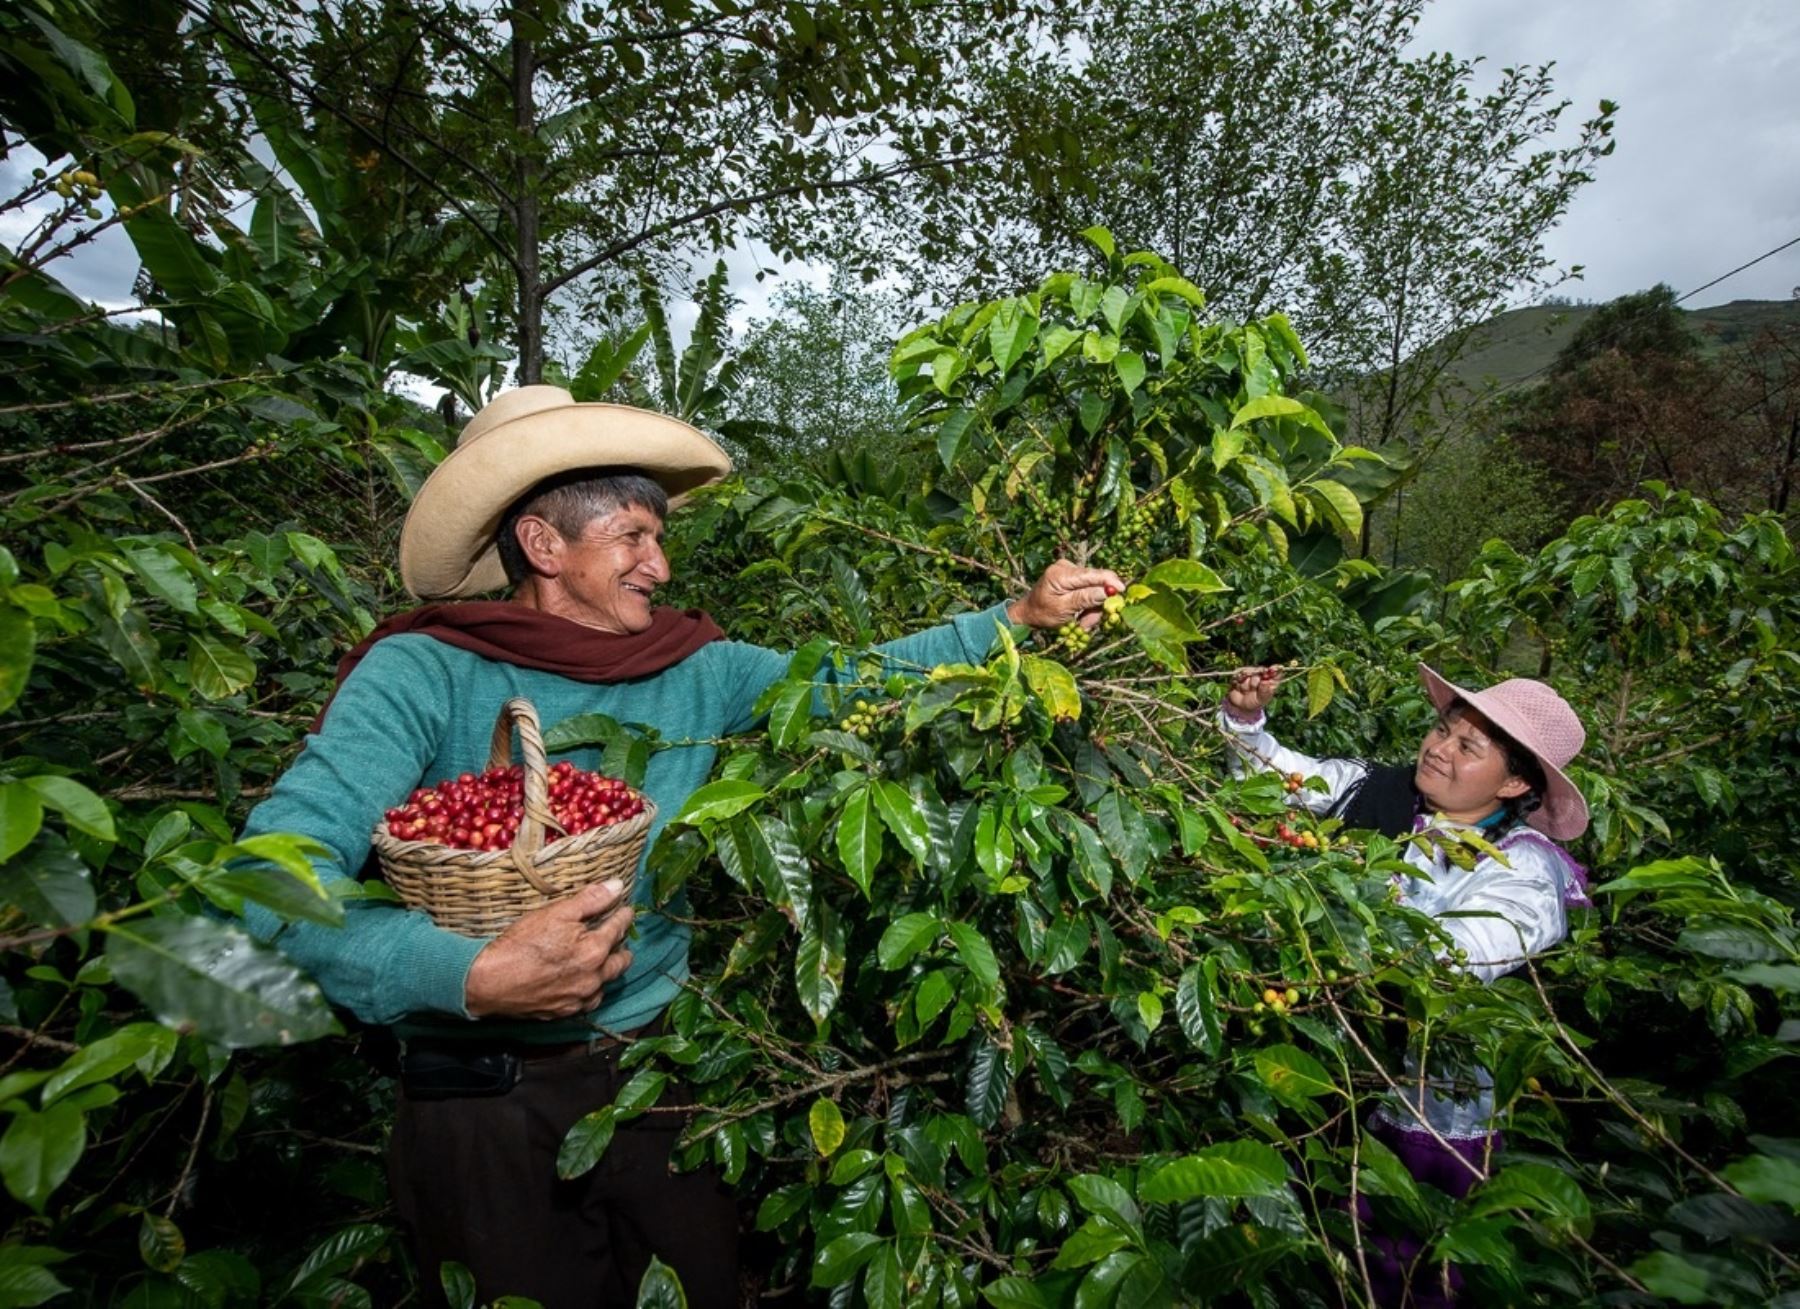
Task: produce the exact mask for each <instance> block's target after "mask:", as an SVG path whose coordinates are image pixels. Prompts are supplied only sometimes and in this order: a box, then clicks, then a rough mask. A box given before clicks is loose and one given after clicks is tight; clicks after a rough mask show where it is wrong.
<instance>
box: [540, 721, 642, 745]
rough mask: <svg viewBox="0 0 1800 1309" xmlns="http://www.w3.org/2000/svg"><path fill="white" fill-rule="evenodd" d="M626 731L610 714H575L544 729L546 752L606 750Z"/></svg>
mask: <svg viewBox="0 0 1800 1309" xmlns="http://www.w3.org/2000/svg"><path fill="white" fill-rule="evenodd" d="M625 730H626V729H625V728H624V727H622V726H621V725H620V723H619V720H618V719H616V718H613V717H612V716H611V715H609V714H575V715H573V716H571V717H569V718H565V719H563V720H562V721H561V722H560V723H557V724H556V725H555V726H554V727H547V728H545V729H544V750H545V752H546V753H548V754H561V753H563V752H564V751H567V750H575V749H579V748H580V747H582V746H589V745H597V746H600V747H601V748H605V747H606V746H609V745H611V744H612V742H613V738H615V737H616V736H618V735H619V733H621V732H623V731H625Z"/></svg>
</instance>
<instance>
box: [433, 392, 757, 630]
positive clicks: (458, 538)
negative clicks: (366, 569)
mask: <svg viewBox="0 0 1800 1309" xmlns="http://www.w3.org/2000/svg"><path fill="white" fill-rule="evenodd" d="M600 467H628V468H634V469H637V470H638V471H640V472H642V473H644V474H645V475H646V476H648V477H651V478H654V479H655V480H656V481H657V482H658V483H659V484H660V485H661V486H662V488H663V490H665V491H667V492H668V493H669V507H670V508H671V509H673V508H675V507H676V506H677V505H679V504H681V502H682V501H683V500H685V499H687V497H688V495H689V493H690V492H692V491H695V490H697V489H698V488H700V487H702V486H705V485H706V484H707V483H708V482H716V481H718V480H719V479H720V478H721V477H724V476H725V475H726V474H727V473H729V472H730V471H731V459H730V458H729V457H728V456H727V455H726V453H725V452H724V451H723V450H721V449H720V448H719V447H718V446H717V445H716V444H714V443H713V441H712V439H711V438H710V437H707V436H706V435H704V434H703V433H701V432H699V431H697V430H695V429H694V428H693V427H690V426H689V425H688V424H686V423H684V422H682V421H681V420H680V419H678V418H670V417H669V416H668V415H667V414H655V413H651V412H650V411H648V410H645V409H633V408H632V407H630V406H629V405H609V404H580V403H577V402H576V401H575V399H574V397H572V396H571V395H570V394H569V393H568V392H567V391H565V390H563V389H562V388H561V387H560V386H521V387H516V388H515V389H513V390H511V391H506V392H503V393H502V394H500V395H498V396H496V397H495V398H494V399H493V400H490V401H489V402H488V403H487V404H486V405H485V406H483V408H482V410H481V412H480V413H478V414H476V415H475V416H474V417H473V418H471V419H470V420H469V422H468V425H467V426H465V427H464V428H463V430H462V435H461V436H460V437H458V438H457V442H456V449H454V450H452V451H451V452H450V454H449V455H448V456H447V457H446V458H445V460H444V462H443V463H441V464H439V465H438V466H437V468H436V469H434V470H433V471H432V474H431V476H430V477H428V478H426V479H425V485H424V486H422V487H420V488H419V493H418V495H416V496H415V497H413V503H412V508H411V510H409V511H408V512H407V515H406V525H405V526H404V527H402V528H401V529H400V580H401V581H403V582H404V583H406V589H407V590H408V591H411V592H412V593H413V594H414V595H416V596H418V597H419V598H420V599H421V600H447V599H453V598H455V597H457V596H466V595H478V594H480V593H481V592H483V591H494V590H498V589H499V588H500V587H503V586H505V585H506V570H505V569H504V568H502V567H501V564H500V551H499V549H498V548H497V547H496V546H495V544H494V536H495V534H496V533H497V532H498V531H499V529H500V519H501V518H502V517H503V516H504V515H505V513H506V511H507V509H508V508H510V507H511V506H512V503H513V502H514V501H515V500H517V499H518V498H519V497H520V496H522V495H524V494H525V492H527V491H529V490H530V489H531V488H532V487H534V486H536V485H537V484H538V483H539V482H541V481H543V480H544V479H545V478H546V477H553V476H555V475H556V474H557V473H565V472H568V471H570V470H571V469H575V468H600Z"/></svg>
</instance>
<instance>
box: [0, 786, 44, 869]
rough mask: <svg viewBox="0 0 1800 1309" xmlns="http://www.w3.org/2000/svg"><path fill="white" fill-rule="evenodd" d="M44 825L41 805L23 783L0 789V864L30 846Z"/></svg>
mask: <svg viewBox="0 0 1800 1309" xmlns="http://www.w3.org/2000/svg"><path fill="white" fill-rule="evenodd" d="M43 825H44V805H43V802H42V801H41V800H39V799H38V795H37V792H36V791H34V790H32V789H31V787H29V786H27V785H26V784H25V783H24V782H7V783H5V784H4V785H0V862H3V861H5V860H7V859H11V858H12V857H13V856H14V855H16V854H18V853H19V851H21V850H23V849H24V848H25V847H26V846H28V845H30V844H31V838H32V837H34V836H36V835H37V834H38V829H39V828H40V827H42V826H43Z"/></svg>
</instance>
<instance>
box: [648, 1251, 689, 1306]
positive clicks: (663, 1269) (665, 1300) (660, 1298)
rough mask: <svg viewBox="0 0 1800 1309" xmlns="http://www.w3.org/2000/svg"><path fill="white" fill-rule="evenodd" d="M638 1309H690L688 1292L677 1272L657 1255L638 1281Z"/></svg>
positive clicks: (651, 1259) (652, 1257)
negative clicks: (682, 1285)
mask: <svg viewBox="0 0 1800 1309" xmlns="http://www.w3.org/2000/svg"><path fill="white" fill-rule="evenodd" d="M637 1309H688V1301H687V1292H686V1291H684V1290H682V1288H681V1279H680V1278H679V1277H677V1276H676V1275H675V1270H674V1269H673V1268H671V1267H669V1265H667V1264H665V1263H664V1262H663V1261H662V1260H660V1259H658V1258H657V1257H656V1256H655V1255H651V1256H650V1266H649V1267H648V1268H646V1269H644V1275H643V1277H642V1278H640V1279H639V1280H638V1292H637Z"/></svg>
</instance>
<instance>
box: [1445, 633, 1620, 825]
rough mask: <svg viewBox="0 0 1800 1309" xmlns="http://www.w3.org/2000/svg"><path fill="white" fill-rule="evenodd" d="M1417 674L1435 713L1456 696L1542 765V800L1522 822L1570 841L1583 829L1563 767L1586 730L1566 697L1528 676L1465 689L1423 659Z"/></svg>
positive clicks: (1579, 805)
mask: <svg viewBox="0 0 1800 1309" xmlns="http://www.w3.org/2000/svg"><path fill="white" fill-rule="evenodd" d="M1419 676H1420V677H1421V678H1422V679H1423V680H1424V682H1425V690H1426V693H1427V694H1429V695H1430V696H1431V703H1432V704H1434V705H1436V706H1437V710H1438V712H1439V713H1443V712H1444V710H1445V709H1447V708H1449V706H1450V704H1451V702H1452V701H1455V700H1461V701H1462V702H1463V703H1464V704H1466V705H1468V706H1469V708H1471V709H1473V710H1474V711H1475V712H1476V713H1478V714H1480V715H1481V716H1482V717H1483V718H1485V719H1487V720H1488V722H1490V723H1492V724H1493V725H1494V726H1495V727H1497V728H1499V729H1500V730H1501V731H1502V732H1505V733H1506V734H1507V735H1508V736H1510V737H1511V738H1512V739H1513V740H1515V741H1517V742H1518V743H1519V745H1520V746H1521V747H1522V748H1523V749H1525V750H1528V751H1530V752H1531V754H1532V755H1534V756H1535V757H1536V759H1537V761H1538V762H1539V763H1540V764H1542V765H1543V766H1544V777H1545V779H1546V781H1545V786H1544V794H1543V802H1544V803H1543V805H1542V806H1541V807H1540V808H1538V809H1536V810H1535V811H1533V812H1532V813H1531V814H1529V815H1527V817H1526V819H1525V821H1526V822H1527V823H1528V824H1530V825H1531V826H1532V827H1535V828H1537V829H1538V831H1540V832H1542V833H1543V834H1544V835H1545V836H1548V837H1552V838H1554V839H1555V840H1558V841H1573V840H1574V839H1575V838H1576V837H1578V836H1580V835H1581V834H1582V833H1583V832H1585V831H1587V825H1588V807H1587V801H1586V800H1585V799H1583V798H1582V795H1581V791H1580V790H1579V789H1578V788H1577V787H1576V785H1575V783H1574V782H1572V781H1570V780H1569V777H1568V774H1566V773H1564V772H1563V769H1564V768H1566V767H1567V766H1568V764H1569V761H1570V760H1571V759H1573V758H1574V757H1575V756H1576V755H1578V754H1580V753H1581V747H1582V746H1583V745H1584V744H1585V743H1586V742H1587V730H1586V729H1585V728H1584V727H1582V725H1581V719H1579V718H1577V717H1576V716H1575V711H1574V710H1573V709H1571V708H1569V702H1568V701H1567V700H1565V699H1563V698H1562V697H1561V696H1560V695H1558V694H1557V693H1556V692H1555V691H1554V690H1552V689H1551V688H1550V687H1548V686H1546V685H1545V684H1544V683H1542V682H1536V681H1533V680H1532V679H1530V678H1528V677H1513V678H1509V679H1507V680H1506V681H1504V682H1501V683H1500V684H1499V685H1497V686H1490V687H1489V688H1488V689H1487V690H1485V691H1468V690H1464V689H1463V688H1462V687H1460V686H1457V685H1456V684H1455V683H1453V682H1447V681H1445V680H1444V679H1443V678H1442V677H1440V676H1439V675H1438V674H1437V673H1436V672H1435V671H1433V670H1432V669H1430V668H1427V667H1426V666H1425V665H1424V664H1420V665H1419Z"/></svg>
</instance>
